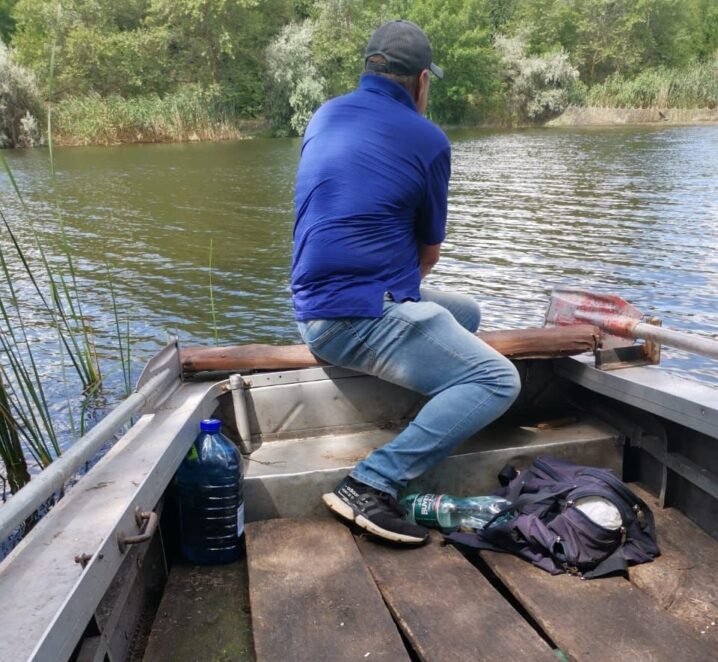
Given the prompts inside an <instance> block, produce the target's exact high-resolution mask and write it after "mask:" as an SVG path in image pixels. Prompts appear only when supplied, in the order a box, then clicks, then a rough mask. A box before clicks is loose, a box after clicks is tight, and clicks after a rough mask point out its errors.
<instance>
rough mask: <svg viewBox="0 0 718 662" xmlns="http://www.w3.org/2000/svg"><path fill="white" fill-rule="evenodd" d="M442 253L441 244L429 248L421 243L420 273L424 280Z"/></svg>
mask: <svg viewBox="0 0 718 662" xmlns="http://www.w3.org/2000/svg"><path fill="white" fill-rule="evenodd" d="M440 252H441V244H433V245H432V246H428V245H427V244H422V243H419V271H420V272H421V277H422V278H424V276H426V275H427V274H428V273H429V272H430V271H431V270H432V268H433V267H434V265H435V264H436V263H437V262H438V261H439V253H440Z"/></svg>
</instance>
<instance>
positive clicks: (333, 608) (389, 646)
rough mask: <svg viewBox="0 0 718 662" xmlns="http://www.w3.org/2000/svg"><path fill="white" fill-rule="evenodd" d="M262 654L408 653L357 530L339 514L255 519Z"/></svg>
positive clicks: (315, 661) (257, 632)
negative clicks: (339, 519) (355, 533)
mask: <svg viewBox="0 0 718 662" xmlns="http://www.w3.org/2000/svg"><path fill="white" fill-rule="evenodd" d="M247 559H248V563H249V594H250V604H251V609H252V626H253V628H254V645H255V650H256V653H257V660H259V661H260V662H262V661H266V662H277V660H285V659H291V660H292V661H293V662H301V661H303V660H306V661H307V662H320V661H322V660H326V661H327V662H336V661H337V660H342V661H343V660H365V659H366V660H369V662H371V661H372V660H390V661H391V662H394V661H395V660H396V661H398V660H407V659H409V658H408V654H407V652H406V648H405V647H404V644H403V643H402V640H401V636H400V634H399V631H398V630H397V628H396V626H395V625H394V622H393V620H392V618H391V615H390V614H389V612H388V610H387V609H386V607H385V606H384V603H383V602H382V599H381V594H380V593H379V590H378V589H377V587H376V584H375V583H374V581H373V580H372V578H371V575H370V574H369V570H367V567H366V565H364V562H363V560H362V557H361V554H360V553H359V550H358V549H357V547H356V545H355V544H354V540H353V538H352V536H351V533H350V532H349V530H348V529H347V528H346V527H345V526H344V525H343V524H340V523H339V522H337V521H335V520H333V519H321V520H292V519H275V520H265V521H261V522H253V523H250V524H248V525H247Z"/></svg>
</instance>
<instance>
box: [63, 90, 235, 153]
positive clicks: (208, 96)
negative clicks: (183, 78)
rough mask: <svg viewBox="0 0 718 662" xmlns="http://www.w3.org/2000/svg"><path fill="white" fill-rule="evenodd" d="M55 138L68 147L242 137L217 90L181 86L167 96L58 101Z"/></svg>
mask: <svg viewBox="0 0 718 662" xmlns="http://www.w3.org/2000/svg"><path fill="white" fill-rule="evenodd" d="M54 110H55V126H54V131H55V137H56V140H57V141H58V142H62V143H63V144H72V145H96V144H104V145H108V144H117V143H123V142H169V141H188V140H219V139H225V138H236V137H239V136H240V135H241V130H240V127H241V124H242V123H241V122H240V121H239V120H238V118H237V117H236V115H235V113H234V110H233V108H232V106H231V105H230V104H227V103H226V102H224V100H223V97H222V95H221V93H220V92H219V90H217V89H213V88H203V87H200V86H198V85H186V86H184V87H182V88H180V89H178V90H177V91H175V92H172V93H171V94H167V95H165V96H162V97H160V96H159V95H157V94H150V95H146V96H139V97H132V98H128V99H125V98H123V97H120V96H109V97H101V96H100V95H98V94H91V95H89V96H85V97H76V98H69V99H63V100H62V101H60V102H59V103H58V104H57V105H56V107H55V109H54Z"/></svg>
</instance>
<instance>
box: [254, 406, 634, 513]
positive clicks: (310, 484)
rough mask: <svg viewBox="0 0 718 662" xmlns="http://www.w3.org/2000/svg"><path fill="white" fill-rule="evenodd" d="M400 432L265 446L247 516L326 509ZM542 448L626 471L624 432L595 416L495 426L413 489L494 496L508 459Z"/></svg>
mask: <svg viewBox="0 0 718 662" xmlns="http://www.w3.org/2000/svg"><path fill="white" fill-rule="evenodd" d="M395 434H396V431H388V430H377V429H374V430H371V431H365V432H361V433H353V434H345V435H326V436H323V437H317V438H312V439H303V440H299V439H295V440H292V441H281V442H271V443H267V444H264V445H263V446H262V448H261V449H259V450H257V451H255V453H254V454H253V455H252V457H251V458H250V459H249V460H248V461H247V464H246V474H245V483H244V490H245V508H246V511H245V513H246V518H247V521H256V520H259V519H266V518H272V517H309V516H317V515H322V514H325V509H324V506H323V504H322V502H321V495H322V494H323V493H324V492H327V491H330V490H332V489H334V487H335V486H336V484H337V483H338V482H339V481H340V480H341V479H342V478H344V476H346V475H347V473H348V472H349V471H350V470H351V468H352V467H353V466H354V465H355V464H356V463H357V462H358V461H359V460H361V459H362V458H363V457H364V456H365V455H366V454H367V453H369V452H370V451H371V450H373V449H374V448H377V447H379V446H381V445H383V444H385V443H386V442H387V441H389V440H391V439H392V438H393V436H394V435H395ZM308 442H309V443H308ZM542 454H550V455H558V456H562V457H567V458H570V459H571V460H573V461H574V462H578V463H581V464H588V465H593V466H603V467H609V468H612V469H614V470H615V471H616V472H617V473H618V474H619V475H620V474H621V468H622V467H621V465H622V457H623V449H622V446H621V445H620V444H619V440H618V433H617V432H616V431H615V430H614V429H613V428H611V427H610V426H608V425H606V424H605V423H602V422H600V421H598V420H596V419H593V418H587V419H586V420H584V421H581V422H578V423H573V424H571V425H567V426H565V427H563V428H559V429H553V430H539V429H537V428H530V427H522V428H513V427H511V428H507V427H503V426H493V427H490V428H488V429H486V430H483V431H482V432H480V433H479V434H478V435H476V436H475V437H473V438H472V439H470V440H469V441H467V442H466V443H464V444H462V445H461V446H460V447H459V448H458V449H457V450H456V451H455V452H454V454H453V455H451V456H450V457H448V458H447V459H446V460H444V461H443V462H442V463H441V464H440V465H439V466H438V467H436V468H435V469H433V470H432V471H429V472H427V473H426V474H424V475H423V476H421V477H420V478H419V479H417V480H416V481H414V482H413V483H412V484H410V485H409V486H408V488H407V489H408V490H420V491H438V492H440V493H441V492H450V493H455V494H464V495H468V494H487V493H489V492H491V491H493V490H494V489H495V488H496V487H497V478H496V476H497V474H498V472H499V471H500V470H501V468H502V467H503V466H504V464H506V463H512V464H515V465H517V466H519V467H521V466H525V465H527V464H528V463H529V462H530V461H531V460H532V459H533V458H534V457H536V456H538V455H542Z"/></svg>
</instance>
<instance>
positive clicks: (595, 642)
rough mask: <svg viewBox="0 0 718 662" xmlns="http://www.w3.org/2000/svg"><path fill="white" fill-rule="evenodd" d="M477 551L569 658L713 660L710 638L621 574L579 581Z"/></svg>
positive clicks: (654, 661)
mask: <svg viewBox="0 0 718 662" xmlns="http://www.w3.org/2000/svg"><path fill="white" fill-rule="evenodd" d="M481 556H482V557H483V558H484V559H485V560H486V562H487V563H488V565H489V567H490V568H491V569H492V570H493V571H494V572H495V573H496V575H497V576H498V578H499V579H500V580H501V581H502V582H503V583H504V584H505V585H506V586H507V587H508V589H509V590H510V591H511V592H512V593H513V594H514V596H515V597H516V598H517V599H518V600H519V601H520V602H521V604H522V605H523V606H524V607H525V608H526V610H527V611H528V612H529V613H530V614H531V616H533V618H534V619H535V620H536V621H537V622H538V624H539V625H540V626H541V627H542V628H543V629H544V631H545V632H546V633H547V634H548V636H549V637H550V638H551V639H552V641H554V642H555V643H556V644H557V645H558V647H559V648H560V649H561V650H562V651H563V652H564V653H566V655H568V656H569V658H571V659H574V660H579V661H584V660H587V661H588V660H591V661H593V660H595V661H597V662H599V661H600V662H605V660H621V662H630V661H635V662H658V661H664V660H665V661H666V662H668V661H671V662H673V661H675V660H681V661H682V662H686V661H688V660H691V661H693V660H695V662H706V660H713V659H715V647H714V646H713V645H712V644H711V643H710V642H708V641H706V640H702V639H700V638H698V637H696V636H694V635H693V633H692V632H691V631H690V630H688V629H687V628H686V627H685V626H684V625H683V624H681V623H680V622H679V621H678V620H677V619H675V618H673V616H671V615H670V614H667V613H666V612H665V611H664V610H663V609H662V608H661V607H660V606H659V605H658V604H657V603H656V602H655V601H654V600H653V599H652V598H651V597H650V596H649V595H647V594H646V593H643V592H642V591H640V590H639V589H637V588H635V587H634V586H633V585H632V584H631V582H629V581H626V580H625V579H623V578H621V577H607V578H603V579H594V580H591V581H582V580H581V579H579V578H577V577H573V576H571V575H550V574H549V573H547V572H544V571H543V570H539V569H538V568H536V567H535V566H533V565H531V564H530V563H527V562H526V561H523V560H521V559H519V558H517V557H515V556H511V555H510V554H500V553H498V552H481Z"/></svg>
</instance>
